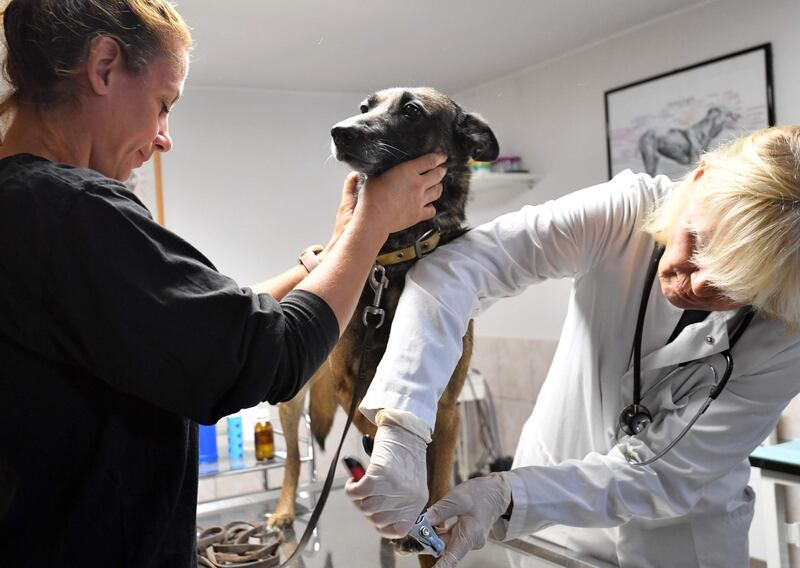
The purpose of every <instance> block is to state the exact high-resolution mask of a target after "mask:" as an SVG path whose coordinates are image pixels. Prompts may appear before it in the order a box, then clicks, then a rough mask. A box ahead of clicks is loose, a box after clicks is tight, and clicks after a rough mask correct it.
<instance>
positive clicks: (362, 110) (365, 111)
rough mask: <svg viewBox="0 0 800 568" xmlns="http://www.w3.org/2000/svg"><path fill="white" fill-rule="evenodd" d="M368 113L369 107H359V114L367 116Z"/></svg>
mask: <svg viewBox="0 0 800 568" xmlns="http://www.w3.org/2000/svg"><path fill="white" fill-rule="evenodd" d="M368 112H369V107H368V106H367V105H361V114H367V113H368Z"/></svg>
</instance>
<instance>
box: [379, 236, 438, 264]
mask: <svg viewBox="0 0 800 568" xmlns="http://www.w3.org/2000/svg"><path fill="white" fill-rule="evenodd" d="M441 238H442V234H441V233H440V232H439V231H438V230H431V231H428V232H427V233H425V234H424V235H422V236H421V237H420V238H419V239H417V240H416V241H415V242H414V244H413V245H411V246H408V247H406V248H403V249H400V250H395V251H391V252H387V253H384V254H382V255H380V256H379V257H378V258H376V259H375V262H377V263H378V264H382V265H383V266H391V265H392V264H400V263H401V262H409V261H411V260H416V259H418V258H422V257H423V256H425V255H428V254H430V253H432V252H433V250H434V249H435V248H436V247H437V246H439V240H440V239H441Z"/></svg>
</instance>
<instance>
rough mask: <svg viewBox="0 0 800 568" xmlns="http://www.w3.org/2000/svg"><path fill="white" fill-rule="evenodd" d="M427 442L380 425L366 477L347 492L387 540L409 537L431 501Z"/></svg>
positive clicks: (386, 424) (397, 428)
mask: <svg viewBox="0 0 800 568" xmlns="http://www.w3.org/2000/svg"><path fill="white" fill-rule="evenodd" d="M425 451H426V443H425V440H423V439H422V438H421V437H420V436H418V435H417V434H414V433H413V432H410V431H409V430H406V429H405V428H403V427H402V426H399V425H397V424H393V423H391V422H384V423H383V424H381V425H380V426H378V432H377V434H376V435H375V445H374V448H373V450H372V457H371V459H370V461H369V466H368V467H367V471H366V474H365V475H364V477H362V478H361V480H360V481H358V482H357V483H356V482H353V481H352V480H350V481H348V482H347V485H346V486H345V492H346V493H347V495H348V496H349V497H350V499H352V500H353V503H354V504H355V506H356V507H357V508H358V509H359V510H361V512H362V513H364V514H365V515H366V516H367V518H368V519H369V520H370V521H372V524H374V525H375V527H376V528H377V529H378V533H380V535H381V536H382V537H384V538H400V537H404V536H406V535H407V534H408V531H409V530H411V526H412V525H413V524H414V522H415V521H416V520H417V517H419V514H420V513H421V512H422V509H423V508H424V507H425V504H426V503H427V502H428V482H427V479H428V471H427V467H426V464H425Z"/></svg>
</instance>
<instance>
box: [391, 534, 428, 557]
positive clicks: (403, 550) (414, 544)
mask: <svg viewBox="0 0 800 568" xmlns="http://www.w3.org/2000/svg"><path fill="white" fill-rule="evenodd" d="M392 542H394V550H395V552H397V554H399V555H400V556H408V555H411V554H419V553H420V552H422V551H423V548H422V545H421V544H420V543H419V541H417V540H415V539H413V538H411V537H410V536H404V537H403V538H398V539H395V540H394V541H392Z"/></svg>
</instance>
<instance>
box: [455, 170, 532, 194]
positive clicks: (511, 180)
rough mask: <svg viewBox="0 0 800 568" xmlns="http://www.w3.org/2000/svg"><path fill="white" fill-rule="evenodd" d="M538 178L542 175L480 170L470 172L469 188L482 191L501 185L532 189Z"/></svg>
mask: <svg viewBox="0 0 800 568" xmlns="http://www.w3.org/2000/svg"><path fill="white" fill-rule="evenodd" d="M540 179H542V176H540V175H538V174H532V173H522V172H487V171H480V172H477V173H474V174H472V181H471V183H470V190H471V191H475V192H483V191H489V190H492V189H498V188H501V187H524V188H526V189H533V186H534V185H535V184H536V182H537V181H539V180H540Z"/></svg>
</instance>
